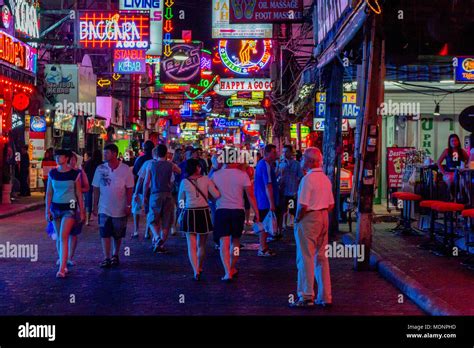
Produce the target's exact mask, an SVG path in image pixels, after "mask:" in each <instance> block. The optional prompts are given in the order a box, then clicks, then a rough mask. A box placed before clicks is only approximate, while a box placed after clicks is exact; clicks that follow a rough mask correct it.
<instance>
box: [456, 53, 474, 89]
mask: <svg viewBox="0 0 474 348" xmlns="http://www.w3.org/2000/svg"><path fill="white" fill-rule="evenodd" d="M456 63H457V64H456V67H455V68H456V69H455V70H456V83H474V57H459V58H456Z"/></svg>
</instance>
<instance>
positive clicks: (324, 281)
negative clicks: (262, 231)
mask: <svg viewBox="0 0 474 348" xmlns="http://www.w3.org/2000/svg"><path fill="white" fill-rule="evenodd" d="M303 161H304V162H303V163H304V164H303V165H304V167H305V169H307V170H308V172H307V174H306V175H305V177H304V178H303V179H302V180H301V183H300V186H299V190H298V208H297V212H296V218H295V240H296V264H297V267H298V297H299V298H298V301H297V302H295V303H292V304H290V306H291V307H311V306H314V304H317V305H320V306H322V307H327V306H330V305H331V304H332V296H331V278H330V274H329V261H328V258H327V256H326V252H325V248H326V245H327V244H328V231H329V216H328V213H329V211H331V210H332V209H334V196H333V193H332V184H331V181H330V180H329V179H328V177H327V176H326V175H325V174H324V173H323V171H322V169H321V167H322V164H323V157H322V154H321V151H320V150H319V149H317V148H315V147H310V148H308V149H306V151H305V153H304V157H303ZM315 278H316V282H317V285H318V296H317V299H316V301H314V280H315Z"/></svg>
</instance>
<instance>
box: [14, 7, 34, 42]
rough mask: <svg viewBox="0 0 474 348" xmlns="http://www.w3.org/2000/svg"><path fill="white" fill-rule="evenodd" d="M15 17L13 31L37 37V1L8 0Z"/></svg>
mask: <svg viewBox="0 0 474 348" xmlns="http://www.w3.org/2000/svg"><path fill="white" fill-rule="evenodd" d="M10 8H11V10H12V12H13V14H14V18H15V31H16V32H17V33H19V34H20V35H21V36H25V37H30V38H35V39H38V38H39V36H40V35H39V29H40V23H39V1H37V0H10Z"/></svg>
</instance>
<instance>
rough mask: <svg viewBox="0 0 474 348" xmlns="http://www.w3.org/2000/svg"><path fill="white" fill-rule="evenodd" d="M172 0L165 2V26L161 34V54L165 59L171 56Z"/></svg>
mask: <svg viewBox="0 0 474 348" xmlns="http://www.w3.org/2000/svg"><path fill="white" fill-rule="evenodd" d="M173 5H174V1H173V0H165V14H164V16H165V20H164V21H165V24H164V26H163V32H164V34H165V36H164V39H163V45H164V51H163V54H164V55H165V57H169V56H170V55H171V45H172V44H173V40H172V38H171V32H172V31H173V22H172V19H173V17H174V15H173Z"/></svg>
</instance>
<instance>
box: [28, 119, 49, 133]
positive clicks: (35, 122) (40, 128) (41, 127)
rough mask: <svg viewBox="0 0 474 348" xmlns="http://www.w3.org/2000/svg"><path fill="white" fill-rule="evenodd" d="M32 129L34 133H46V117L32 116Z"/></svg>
mask: <svg viewBox="0 0 474 348" xmlns="http://www.w3.org/2000/svg"><path fill="white" fill-rule="evenodd" d="M30 129H31V131H32V132H41V133H44V132H46V118H45V117H44V116H31V118H30Z"/></svg>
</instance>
